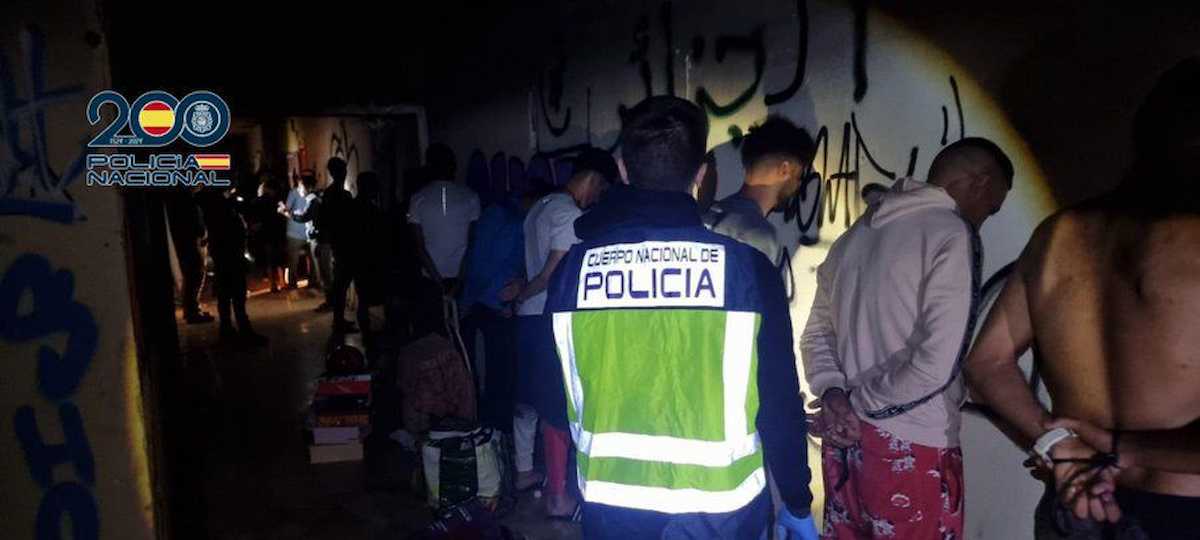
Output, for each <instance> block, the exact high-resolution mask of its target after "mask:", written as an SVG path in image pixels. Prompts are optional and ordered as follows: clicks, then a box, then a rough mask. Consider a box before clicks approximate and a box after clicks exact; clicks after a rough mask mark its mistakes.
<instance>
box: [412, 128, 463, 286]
mask: <svg viewBox="0 0 1200 540" xmlns="http://www.w3.org/2000/svg"><path fill="white" fill-rule="evenodd" d="M425 156H426V158H425V161H426V169H427V170H428V172H429V174H430V176H431V178H432V180H433V181H432V182H430V183H429V185H427V186H425V187H424V188H422V189H421V190H420V191H418V192H417V193H415V194H414V195H413V197H412V201H411V202H410V203H409V207H408V222H409V224H410V225H411V227H412V232H413V238H414V241H415V243H416V245H417V253H416V255H417V258H418V260H420V261H421V265H422V267H423V268H424V270H425V273H426V275H427V276H428V277H429V278H430V279H432V280H434V281H435V282H437V284H438V285H439V286H440V287H442V288H443V290H444V291H445V292H446V293H447V294H451V295H453V294H455V293H456V292H457V287H458V283H459V273H460V271H461V269H462V262H463V257H464V256H465V255H466V253H467V244H468V241H469V239H468V235H469V233H470V230H471V223H474V222H475V220H477V219H479V212H480V205H479V195H477V194H476V193H475V192H474V191H472V190H471V188H469V187H467V186H465V185H463V184H461V183H458V182H456V181H455V171H456V164H455V159H454V152H453V151H452V150H450V148H449V147H447V146H446V145H443V144H431V145H429V148H428V149H427V150H426V151H425Z"/></svg>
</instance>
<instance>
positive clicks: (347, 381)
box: [317, 375, 371, 397]
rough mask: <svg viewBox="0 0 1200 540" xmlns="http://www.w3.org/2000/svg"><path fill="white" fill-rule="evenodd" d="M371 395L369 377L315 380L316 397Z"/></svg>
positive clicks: (357, 376) (353, 376) (322, 378)
mask: <svg viewBox="0 0 1200 540" xmlns="http://www.w3.org/2000/svg"><path fill="white" fill-rule="evenodd" d="M370 394H371V376H370V375H347V376H344V377H321V378H320V379H317V396H319V397H323V396H347V395H349V396H368V395H370Z"/></svg>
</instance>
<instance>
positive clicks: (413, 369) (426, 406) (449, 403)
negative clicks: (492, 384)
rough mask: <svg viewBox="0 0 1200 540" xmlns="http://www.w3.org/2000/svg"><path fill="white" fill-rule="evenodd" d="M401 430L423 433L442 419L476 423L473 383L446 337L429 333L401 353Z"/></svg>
mask: <svg viewBox="0 0 1200 540" xmlns="http://www.w3.org/2000/svg"><path fill="white" fill-rule="evenodd" d="M399 369H400V392H401V394H402V399H403V405H402V407H403V410H402V413H403V417H404V429H406V430H408V432H409V433H414V434H416V433H425V432H426V431H429V427H430V426H431V425H432V424H433V422H434V421H436V420H438V419H441V418H461V419H464V420H475V419H476V418H475V384H474V381H473V380H472V378H471V374H470V372H469V371H468V370H467V366H466V362H464V361H463V358H462V356H461V355H459V354H458V351H456V350H455V348H454V346H453V345H451V344H450V342H449V341H448V340H446V338H444V337H442V336H439V335H436V334H430V335H428V336H425V337H423V338H421V339H419V340H417V341H416V342H414V343H412V344H410V345H408V346H407V347H405V348H404V349H402V350H401V351H400V356H399Z"/></svg>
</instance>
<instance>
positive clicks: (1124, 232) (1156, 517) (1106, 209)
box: [967, 58, 1200, 540]
mask: <svg viewBox="0 0 1200 540" xmlns="http://www.w3.org/2000/svg"><path fill="white" fill-rule="evenodd" d="M1198 96H1200V58H1192V59H1189V60H1187V61H1185V62H1183V63H1181V64H1179V65H1177V66H1176V67H1175V68H1173V69H1172V70H1170V71H1169V72H1167V74H1166V75H1164V76H1163V78H1162V79H1161V80H1160V81H1159V83H1158V85H1157V86H1156V87H1155V89H1154V90H1153V91H1152V92H1151V94H1150V96H1149V97H1148V98H1147V100H1146V102H1145V103H1144V104H1143V106H1142V108H1141V110H1140V111H1139V112H1138V116H1137V122H1136V127H1135V141H1136V143H1137V155H1138V161H1137V165H1136V166H1135V167H1134V170H1133V173H1132V174H1131V175H1130V176H1129V179H1128V180H1127V181H1126V182H1125V183H1124V184H1123V185H1122V186H1121V187H1119V188H1118V189H1117V190H1116V191H1114V192H1113V193H1111V194H1109V195H1107V196H1104V197H1102V198H1100V199H1098V200H1095V201H1092V202H1089V203H1085V204H1083V205H1080V206H1078V207H1075V208H1071V209H1068V210H1065V211H1063V212H1060V213H1059V214H1057V215H1055V216H1053V217H1051V218H1049V219H1048V220H1046V222H1044V223H1043V224H1042V225H1041V226H1040V227H1038V229H1037V231H1035V232H1034V235H1033V238H1032V239H1031V240H1030V242H1029V245H1028V246H1027V247H1026V249H1025V252H1024V253H1023V254H1022V255H1021V258H1020V259H1019V261H1018V263H1017V265H1016V269H1015V271H1014V274H1013V275H1012V277H1010V278H1009V280H1008V283H1007V284H1006V286H1005V288H1004V290H1003V291H1002V292H1001V293H1000V297H999V298H998V299H997V301H996V305H995V307H993V309H992V311H991V314H990V315H989V316H988V319H987V322H986V323H985V325H984V327H983V330H982V331H981V333H980V335H979V338H978V340H977V341H976V344H975V348H974V350H973V351H972V352H971V354H970V356H969V357H968V359H967V379H968V382H969V383H970V385H971V389H972V391H973V392H974V393H975V396H976V397H977V398H978V399H979V401H981V402H983V403H984V404H986V405H988V406H990V407H992V408H993V409H994V410H995V411H996V412H997V413H998V415H999V416H1000V418H1001V419H1002V420H1003V421H1004V422H1006V423H1008V424H1009V425H1010V426H1011V427H1012V428H1015V430H1014V432H1015V434H1016V438H1017V439H1018V442H1019V444H1023V445H1025V446H1026V447H1030V446H1033V445H1034V441H1039V439H1041V440H1040V441H1039V442H1040V443H1042V445H1043V447H1044V446H1047V445H1048V443H1051V442H1053V441H1054V440H1055V439H1059V438H1060V437H1062V438H1061V441H1059V442H1058V443H1057V444H1053V445H1052V446H1051V449H1050V450H1049V452H1048V456H1049V457H1050V458H1051V459H1052V463H1045V461H1044V460H1042V462H1043V465H1045V466H1047V467H1049V468H1052V469H1053V477H1054V484H1055V487H1056V492H1055V491H1049V490H1048V491H1047V496H1046V497H1045V498H1043V501H1042V503H1041V504H1040V505H1039V506H1038V511H1037V526H1036V529H1037V537H1038V538H1070V539H1086V538H1110V537H1116V538H1135V539H1139V538H1152V539H1155V540H1157V539H1164V538H1165V539H1171V538H1189V539H1195V538H1198V537H1200V97H1198ZM1035 342H1036V344H1037V353H1038V361H1039V362H1040V366H1041V369H1042V373H1043V376H1044V377H1045V380H1046V386H1047V389H1048V390H1049V392H1050V396H1051V398H1052V400H1053V403H1054V406H1053V408H1054V411H1053V415H1054V416H1055V417H1059V418H1058V419H1057V420H1055V419H1054V418H1052V416H1051V413H1049V412H1047V411H1046V410H1045V409H1044V408H1043V407H1042V406H1041V405H1040V404H1039V403H1038V402H1037V401H1036V399H1035V397H1034V395H1033V394H1032V392H1031V391H1030V389H1029V386H1028V385H1027V383H1026V381H1025V379H1024V378H1023V376H1022V374H1021V372H1020V370H1019V369H1018V367H1017V358H1018V357H1019V356H1020V355H1021V354H1022V353H1023V352H1024V351H1025V350H1026V349H1028V348H1029V347H1030V346H1031V345H1032V344H1033V343H1035ZM1056 428H1067V429H1069V430H1071V431H1070V432H1066V431H1058V432H1055V429H1056ZM1105 454H1109V455H1105ZM1096 457H1098V458H1099V459H1097V460H1095V462H1094V463H1085V462H1079V461H1075V462H1070V461H1068V462H1063V461H1062V460H1064V459H1075V460H1087V459H1089V458H1096ZM1109 535H1114V536H1109Z"/></svg>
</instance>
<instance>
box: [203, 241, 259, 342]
mask: <svg viewBox="0 0 1200 540" xmlns="http://www.w3.org/2000/svg"><path fill="white" fill-rule="evenodd" d="M213 274H215V278H216V280H215V281H214V283H213V288H214V289H215V290H216V293H217V314H218V315H219V316H220V317H221V330H222V331H227V330H232V329H233V319H234V318H236V319H237V326H238V329H239V330H241V331H242V332H250V331H252V330H253V328H251V327H250V317H249V316H247V315H246V260H245V259H243V258H242V256H241V253H226V254H220V253H217V254H214V255H213ZM230 311H232V312H233V313H232V315H233V316H232V317H231V316H230Z"/></svg>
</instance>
